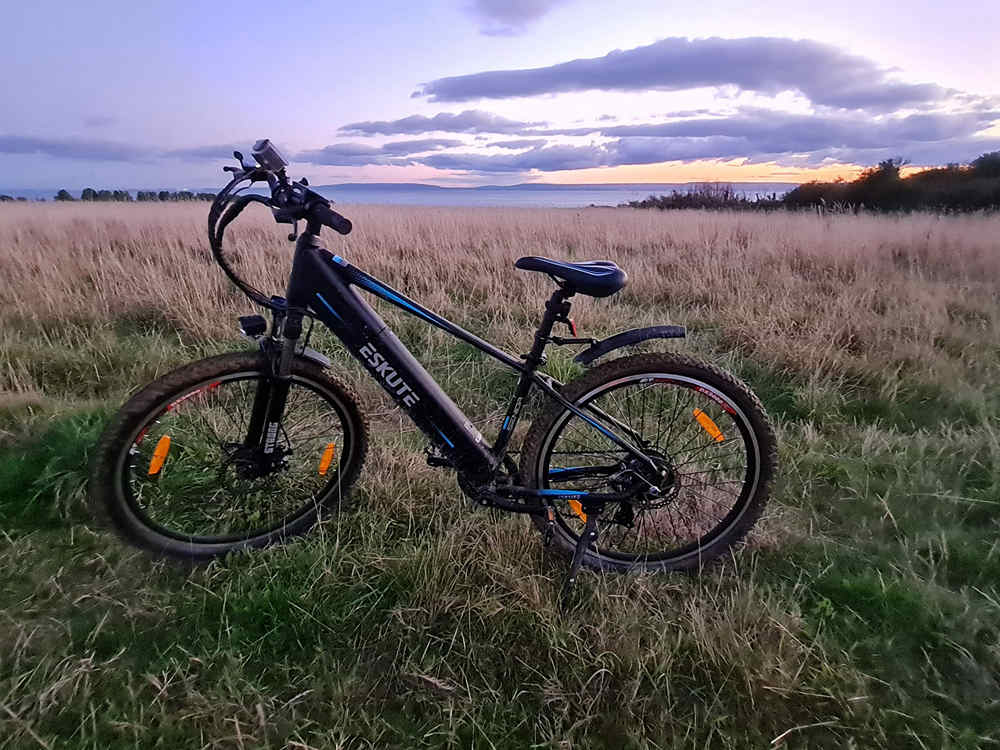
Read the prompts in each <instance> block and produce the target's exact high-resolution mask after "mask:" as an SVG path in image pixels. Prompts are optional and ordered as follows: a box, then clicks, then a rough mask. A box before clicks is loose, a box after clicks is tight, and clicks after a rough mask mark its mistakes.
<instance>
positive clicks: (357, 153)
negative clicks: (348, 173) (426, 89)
mask: <svg viewBox="0 0 1000 750" xmlns="http://www.w3.org/2000/svg"><path fill="white" fill-rule="evenodd" d="M462 145H464V142H463V141H458V140H454V139H451V138H418V139H414V140H408V141H392V142H391V143H386V144H384V145H382V146H370V145H368V144H365V143H333V144H331V145H329V146H325V147H324V148H320V149H314V150H311V151H302V152H300V153H298V154H296V155H295V159H296V161H305V162H309V163H311V164H326V165H331V166H338V167H363V166H366V165H368V164H407V163H410V159H407V158H405V157H408V156H409V155H410V154H420V153H425V152H427V151H438V150H440V149H444V148H453V147H455V146H462Z"/></svg>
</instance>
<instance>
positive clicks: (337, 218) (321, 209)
mask: <svg viewBox="0 0 1000 750" xmlns="http://www.w3.org/2000/svg"><path fill="white" fill-rule="evenodd" d="M309 213H311V214H312V215H313V217H314V218H315V219H316V220H317V221H319V223H320V224H322V225H323V226H325V227H330V229H332V230H333V231H334V232H339V233H340V234H350V233H351V229H352V228H353V225H352V224H351V222H350V220H349V219H347V218H345V217H343V216H341V215H340V214H338V213H337V212H336V211H334V210H333V209H332V208H330V207H329V206H327V205H325V204H323V203H315V204H313V206H312V207H311V208H310V209H309Z"/></svg>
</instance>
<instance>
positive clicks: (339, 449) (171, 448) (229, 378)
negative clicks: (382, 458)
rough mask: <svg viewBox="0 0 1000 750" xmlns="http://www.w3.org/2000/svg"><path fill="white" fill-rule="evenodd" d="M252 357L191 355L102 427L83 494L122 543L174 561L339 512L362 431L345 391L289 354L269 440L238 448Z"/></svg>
mask: <svg viewBox="0 0 1000 750" xmlns="http://www.w3.org/2000/svg"><path fill="white" fill-rule="evenodd" d="M267 372H268V362H267V360H266V359H265V358H264V357H263V356H261V355H260V354H253V353H245V354H226V355H222V356H219V357H211V358H209V359H205V360H201V361H199V362H194V363H191V364H189V365H186V366H184V367H181V368H180V369H178V370H175V371H174V372H172V373H169V374H168V375H165V376H164V377H163V378H160V379H159V380H157V381H155V382H153V383H150V384H149V385H147V386H146V387H145V388H143V389H142V390H141V391H140V392H139V393H137V394H136V395H135V396H133V397H132V398H131V399H130V400H129V401H128V403H126V404H125V406H124V407H122V410H121V411H120V412H119V414H118V415H117V417H116V418H115V419H114V420H112V423H111V424H110V425H109V426H108V428H107V429H106V430H105V433H104V435H103V437H102V438H101V442H100V444H99V447H98V452H97V456H96V459H95V463H94V467H93V473H92V476H91V481H90V488H91V495H92V497H93V499H94V500H95V501H96V502H97V503H99V504H100V505H101V506H103V508H104V509H105V510H106V512H107V514H108V515H109V516H110V518H111V520H112V522H113V523H114V525H115V526H116V527H117V529H118V530H119V531H120V532H122V533H123V534H124V535H125V536H126V537H127V538H128V539H129V540H131V541H132V542H134V543H137V544H140V545H142V546H144V547H147V548H149V549H152V550H155V551H157V552H160V553H163V554H167V555H171V556H174V557H182V558H189V559H190V558H195V559H198V558H201V559H204V558H210V557H215V556H218V555H223V554H225V553H227V552H230V551H232V550H234V549H239V548H243V547H261V546H264V545H267V544H271V543H274V542H280V541H282V540H284V539H285V538H286V537H289V536H293V535H296V534H301V533H304V532H305V531H307V530H308V529H309V528H310V527H311V526H312V525H313V524H314V523H316V521H317V520H318V519H319V518H321V517H322V516H323V515H329V514H332V513H335V512H337V511H338V510H340V509H341V507H342V506H343V504H344V502H345V497H346V494H347V492H348V489H349V488H350V486H351V485H352V484H353V482H354V481H355V479H356V478H357V476H358V473H359V471H360V470H361V465H362V462H363V461H364V456H365V452H366V449H367V427H366V424H365V421H364V419H363V418H362V416H361V413H360V410H359V409H358V405H357V402H356V399H355V397H354V395H353V394H352V393H351V391H350V389H348V388H347V387H346V386H344V385H343V384H342V383H339V382H338V381H336V380H334V379H333V378H331V377H329V376H328V375H327V374H326V373H324V372H323V370H322V369H321V368H319V367H318V366H317V365H315V364H313V363H311V362H307V361H305V360H297V361H296V362H295V363H294V365H293V367H292V373H291V382H290V387H289V393H288V399H287V402H286V407H285V412H284V416H283V419H282V422H281V424H280V427H279V429H278V430H277V433H276V434H275V439H274V446H273V449H272V450H271V451H270V452H269V453H265V452H264V450H263V448H262V447H261V446H260V445H246V444H245V443H246V439H247V436H248V432H249V424H250V417H251V414H252V412H253V405H254V399H255V396H256V394H257V392H258V388H259V386H260V385H261V384H262V383H265V384H266V383H267V382H269V381H268V375H267Z"/></svg>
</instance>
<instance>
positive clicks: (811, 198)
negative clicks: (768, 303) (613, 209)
mask: <svg viewBox="0 0 1000 750" xmlns="http://www.w3.org/2000/svg"><path fill="white" fill-rule="evenodd" d="M905 165H906V162H905V161H903V160H902V159H886V160H885V161H883V162H880V163H879V164H878V165H877V166H874V167H869V168H868V169H866V170H864V171H863V172H862V173H861V174H860V175H859V176H858V178H857V179H855V180H850V181H847V180H843V179H840V180H836V181H834V182H817V181H814V182H807V183H804V184H802V185H799V186H798V187H797V188H795V189H794V190H792V191H791V192H789V193H786V194H785V195H784V196H782V197H779V196H777V195H774V194H772V195H763V196H761V195H758V196H754V197H753V198H750V197H747V196H743V195H740V194H739V193H737V192H736V191H735V190H734V189H733V188H732V186H729V185H720V184H707V185H699V186H696V187H694V188H693V189H691V190H675V191H673V192H672V193H670V194H669V195H660V196H654V195H651V196H649V197H648V198H646V199H645V200H641V201H630V202H629V203H628V204H627V205H628V206H630V207H632V208H659V209H664V210H665V209H680V208H714V209H733V210H773V209H776V208H790V209H802V208H821V209H829V210H833V211H838V210H839V211H942V212H964V211H983V210H1000V151H992V152H990V153H987V154H983V155H982V156H980V157H979V158H978V159H974V160H973V161H972V162H971V163H969V164H967V165H961V164H949V165H947V166H945V167H935V168H933V169H924V170H921V171H920V172H915V173H913V174H911V175H908V176H906V177H903V176H902V174H901V172H902V168H903V167H904V166H905Z"/></svg>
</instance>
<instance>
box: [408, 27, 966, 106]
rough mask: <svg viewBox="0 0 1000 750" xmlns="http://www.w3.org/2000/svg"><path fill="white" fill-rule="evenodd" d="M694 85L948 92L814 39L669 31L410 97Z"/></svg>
mask: <svg viewBox="0 0 1000 750" xmlns="http://www.w3.org/2000/svg"><path fill="white" fill-rule="evenodd" d="M702 86H735V87H737V88H738V89H740V90H742V91H756V92H761V93H764V94H778V93H781V92H783V91H796V92H799V93H801V94H802V95H803V96H805V97H807V98H808V99H809V100H811V101H812V102H813V103H815V104H817V105H823V106H829V107H837V108H846V109H867V110H871V111H875V112H887V111H894V110H897V109H899V108H901V107H907V106H919V105H924V104H929V103H934V102H938V101H941V100H942V99H944V98H946V97H947V96H949V95H950V94H951V93H952V92H950V91H949V90H947V89H944V88H942V87H941V86H938V85H936V84H932V83H920V84H912V83H902V82H898V81H895V80H892V79H891V78H890V77H889V71H888V70H887V69H885V68H883V67H881V66H879V65H878V64H876V63H875V62H873V61H872V60H869V59H867V58H864V57H860V56H857V55H851V54H848V53H846V52H843V51H842V50H840V49H838V48H836V47H834V46H831V45H828V44H822V43H820V42H815V41H810V40H805V39H801V40H796V39H781V38H775V37H748V38H743V39H720V38H718V37H712V38H710V39H685V38H680V37H674V38H670V39H662V40H660V41H658V42H654V43H653V44H649V45H646V46H643V47H636V48H634V49H630V50H615V51H613V52H609V53H608V54H607V55H604V56H603V57H593V58H585V59H578V60H571V61H569V62H564V63H559V64H557V65H549V66H546V67H542V68H528V69H521V70H494V71H487V72H482V73H473V74H471V75H461V76H451V77H448V78H439V79H437V80H434V81H431V82H429V83H425V84H423V85H422V86H421V87H420V88H419V89H418V90H417V91H416V92H415V93H414V96H423V97H427V98H428V99H430V101H434V102H465V101H472V100H475V99H506V98H511V97H521V96H537V95H540V94H556V93H565V92H571V91H591V90H602V91H649V90H660V91H678V90H683V89H691V88H698V87H702ZM956 93H957V92H956Z"/></svg>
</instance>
